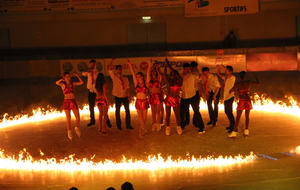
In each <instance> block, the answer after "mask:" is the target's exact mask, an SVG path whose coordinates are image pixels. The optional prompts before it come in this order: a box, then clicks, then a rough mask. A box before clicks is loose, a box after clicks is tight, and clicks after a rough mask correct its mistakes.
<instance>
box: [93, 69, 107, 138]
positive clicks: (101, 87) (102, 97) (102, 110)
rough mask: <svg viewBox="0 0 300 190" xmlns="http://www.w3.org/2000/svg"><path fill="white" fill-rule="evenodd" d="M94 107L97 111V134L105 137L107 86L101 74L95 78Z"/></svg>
mask: <svg viewBox="0 0 300 190" xmlns="http://www.w3.org/2000/svg"><path fill="white" fill-rule="evenodd" d="M95 89H96V94H97V96H96V105H97V107H98V109H99V132H101V133H102V134H105V135H107V134H108V131H107V128H106V122H107V112H108V97H107V84H106V81H105V78H104V75H103V73H98V75H97V78H96V84H95Z"/></svg>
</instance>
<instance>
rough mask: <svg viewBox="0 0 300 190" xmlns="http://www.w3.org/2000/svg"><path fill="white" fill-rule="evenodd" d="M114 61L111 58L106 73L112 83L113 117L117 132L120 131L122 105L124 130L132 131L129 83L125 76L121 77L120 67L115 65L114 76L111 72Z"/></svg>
mask: <svg viewBox="0 0 300 190" xmlns="http://www.w3.org/2000/svg"><path fill="white" fill-rule="evenodd" d="M114 60H115V59H114V58H113V59H112V60H111V62H110V64H109V67H108V68H109V71H108V73H109V76H110V78H111V79H112V82H113V88H112V95H113V96H114V97H115V104H116V111H115V116H116V123H117V127H118V130H122V126H121V117H120V108H121V105H122V104H123V105H124V108H125V114H126V119H125V121H126V129H130V130H132V129H134V128H133V127H132V126H131V118H130V109H129V102H130V101H131V96H130V88H129V81H128V78H127V77H126V76H123V75H122V66H121V65H117V66H116V67H115V70H116V74H115V73H114V72H113V68H114V66H113V62H114Z"/></svg>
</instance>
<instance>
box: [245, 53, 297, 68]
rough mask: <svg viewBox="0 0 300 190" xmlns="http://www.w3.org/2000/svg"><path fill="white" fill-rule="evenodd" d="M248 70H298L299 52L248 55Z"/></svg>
mask: <svg viewBox="0 0 300 190" xmlns="http://www.w3.org/2000/svg"><path fill="white" fill-rule="evenodd" d="M246 62H247V71H295V70H298V60H297V53H258V54H248V55H247V56H246Z"/></svg>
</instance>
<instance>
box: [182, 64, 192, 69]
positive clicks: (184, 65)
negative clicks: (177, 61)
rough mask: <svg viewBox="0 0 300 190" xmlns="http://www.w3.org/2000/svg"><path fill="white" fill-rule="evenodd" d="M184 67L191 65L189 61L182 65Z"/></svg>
mask: <svg viewBox="0 0 300 190" xmlns="http://www.w3.org/2000/svg"><path fill="white" fill-rule="evenodd" d="M182 67H183V68H186V67H191V65H190V64H189V63H184V64H183V65H182Z"/></svg>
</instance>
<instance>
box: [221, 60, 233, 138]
mask: <svg viewBox="0 0 300 190" xmlns="http://www.w3.org/2000/svg"><path fill="white" fill-rule="evenodd" d="M223 68H225V75H223V74H221V69H223ZM217 69H218V76H219V77H220V78H221V79H222V80H224V86H223V98H224V111H225V114H226V115H227V118H228V120H229V122H230V125H229V126H228V127H227V128H226V130H228V133H231V132H232V130H233V127H234V116H233V112H232V104H233V101H234V93H233V92H230V90H231V88H232V87H233V86H234V83H235V76H234V75H233V74H232V73H233V68H232V66H229V65H228V66H226V67H224V66H223V65H222V66H221V65H218V66H217Z"/></svg>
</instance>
